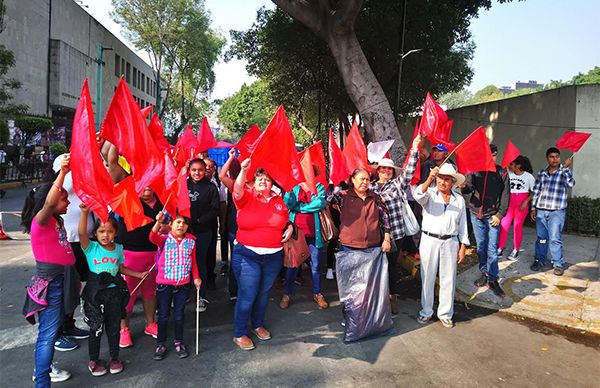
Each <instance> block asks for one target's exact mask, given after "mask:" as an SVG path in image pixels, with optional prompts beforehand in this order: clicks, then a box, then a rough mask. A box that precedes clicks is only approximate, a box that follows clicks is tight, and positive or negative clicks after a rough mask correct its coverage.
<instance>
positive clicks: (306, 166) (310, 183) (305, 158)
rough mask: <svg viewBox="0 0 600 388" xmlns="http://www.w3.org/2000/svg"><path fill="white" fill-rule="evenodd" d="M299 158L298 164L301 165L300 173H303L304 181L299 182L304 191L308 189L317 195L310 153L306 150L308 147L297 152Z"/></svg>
mask: <svg viewBox="0 0 600 388" xmlns="http://www.w3.org/2000/svg"><path fill="white" fill-rule="evenodd" d="M298 159H300V166H302V173H303V174H304V179H305V180H306V181H305V182H302V183H300V186H302V189H303V190H304V191H310V192H311V193H313V194H315V195H317V180H316V178H315V170H314V168H313V161H312V155H311V154H310V152H308V149H305V150H304V151H302V152H300V153H299V154H298Z"/></svg>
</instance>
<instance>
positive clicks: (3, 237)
mask: <svg viewBox="0 0 600 388" xmlns="http://www.w3.org/2000/svg"><path fill="white" fill-rule="evenodd" d="M0 240H11V238H10V236H9V235H8V234H6V233H5V232H4V226H3V224H2V212H0Z"/></svg>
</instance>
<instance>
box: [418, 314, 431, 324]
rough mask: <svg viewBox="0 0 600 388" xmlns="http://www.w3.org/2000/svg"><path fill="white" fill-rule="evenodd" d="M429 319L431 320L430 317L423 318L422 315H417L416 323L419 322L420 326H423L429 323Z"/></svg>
mask: <svg viewBox="0 0 600 388" xmlns="http://www.w3.org/2000/svg"><path fill="white" fill-rule="evenodd" d="M430 319H431V317H424V316H422V315H419V318H417V322H419V323H420V324H421V325H425V324H427V323H429V320H430Z"/></svg>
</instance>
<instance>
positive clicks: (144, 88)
mask: <svg viewBox="0 0 600 388" xmlns="http://www.w3.org/2000/svg"><path fill="white" fill-rule="evenodd" d="M141 85H142V92H145V91H146V76H145V75H144V74H142V84H141Z"/></svg>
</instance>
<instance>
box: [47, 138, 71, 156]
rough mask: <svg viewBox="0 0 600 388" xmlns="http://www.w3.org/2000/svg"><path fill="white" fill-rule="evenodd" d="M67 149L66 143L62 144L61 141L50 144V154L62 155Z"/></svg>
mask: <svg viewBox="0 0 600 388" xmlns="http://www.w3.org/2000/svg"><path fill="white" fill-rule="evenodd" d="M67 151H68V148H67V146H66V145H64V144H63V143H58V142H57V143H52V144H51V145H50V154H52V155H53V156H54V157H57V156H58V155H62V154H64V153H66V152H67Z"/></svg>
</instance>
